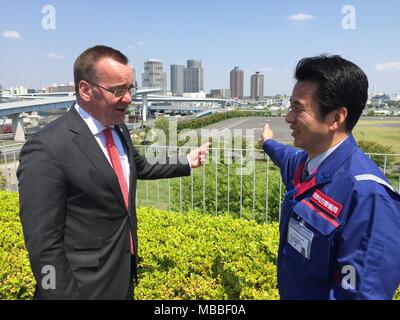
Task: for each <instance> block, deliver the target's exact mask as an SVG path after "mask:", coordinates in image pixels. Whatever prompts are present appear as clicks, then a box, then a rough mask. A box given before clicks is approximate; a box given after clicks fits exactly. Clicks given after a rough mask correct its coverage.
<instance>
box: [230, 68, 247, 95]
mask: <svg viewBox="0 0 400 320" xmlns="http://www.w3.org/2000/svg"><path fill="white" fill-rule="evenodd" d="M243 79H244V72H243V70H240V69H239V67H235V68H233V69H232V70H231V72H230V88H231V98H233V99H235V98H238V99H242V98H243Z"/></svg>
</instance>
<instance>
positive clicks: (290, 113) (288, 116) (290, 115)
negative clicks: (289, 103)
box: [285, 110, 294, 123]
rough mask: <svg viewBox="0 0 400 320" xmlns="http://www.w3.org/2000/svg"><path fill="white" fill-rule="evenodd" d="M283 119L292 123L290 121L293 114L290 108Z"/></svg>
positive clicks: (292, 119)
mask: <svg viewBox="0 0 400 320" xmlns="http://www.w3.org/2000/svg"><path fill="white" fill-rule="evenodd" d="M285 121H286V122H287V123H292V122H293V121H294V116H293V112H292V110H290V111H289V112H288V114H287V115H286V117H285Z"/></svg>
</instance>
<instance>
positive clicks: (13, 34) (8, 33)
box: [1, 30, 22, 39]
mask: <svg viewBox="0 0 400 320" xmlns="http://www.w3.org/2000/svg"><path fill="white" fill-rule="evenodd" d="M1 35H2V36H3V37H4V38H8V39H21V38H22V37H21V35H20V34H19V32H17V31H15V30H6V31H4V32H2V33H1Z"/></svg>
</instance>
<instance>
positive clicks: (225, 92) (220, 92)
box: [209, 89, 231, 99]
mask: <svg viewBox="0 0 400 320" xmlns="http://www.w3.org/2000/svg"><path fill="white" fill-rule="evenodd" d="M209 96H210V98H217V99H229V98H230V97H231V90H229V89H211V90H210V95H209Z"/></svg>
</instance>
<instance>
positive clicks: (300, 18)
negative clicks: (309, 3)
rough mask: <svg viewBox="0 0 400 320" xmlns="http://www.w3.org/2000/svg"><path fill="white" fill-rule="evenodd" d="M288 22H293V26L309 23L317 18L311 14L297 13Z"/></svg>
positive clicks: (288, 18)
mask: <svg viewBox="0 0 400 320" xmlns="http://www.w3.org/2000/svg"><path fill="white" fill-rule="evenodd" d="M287 20H288V21H290V22H292V25H298V24H301V23H305V22H307V21H311V20H315V17H314V16H312V15H311V14H305V13H297V14H294V15H291V16H289V17H287Z"/></svg>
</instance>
